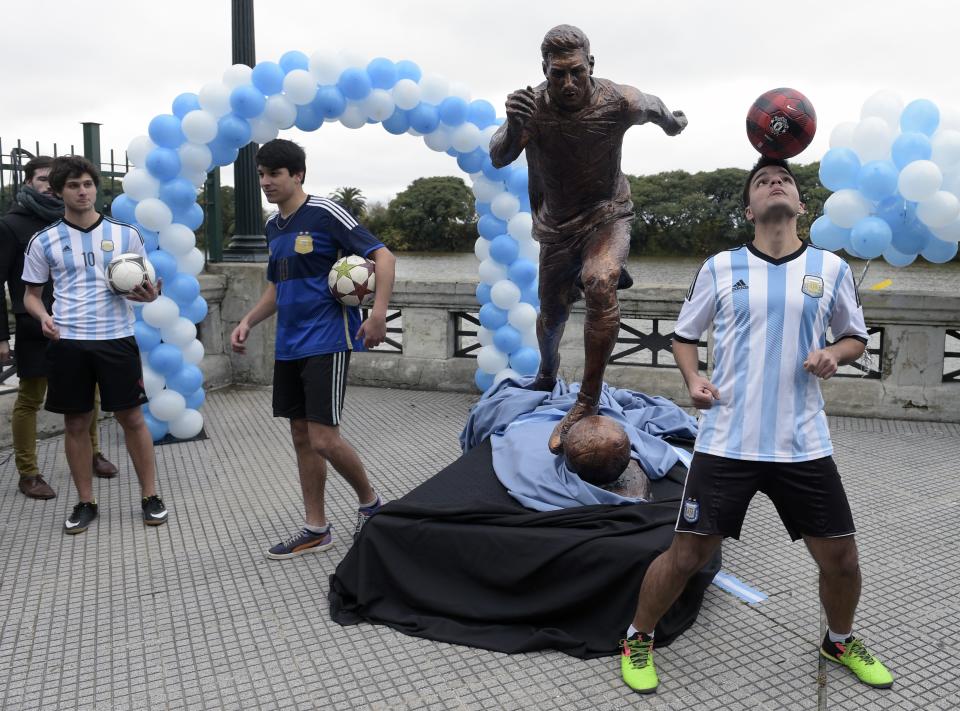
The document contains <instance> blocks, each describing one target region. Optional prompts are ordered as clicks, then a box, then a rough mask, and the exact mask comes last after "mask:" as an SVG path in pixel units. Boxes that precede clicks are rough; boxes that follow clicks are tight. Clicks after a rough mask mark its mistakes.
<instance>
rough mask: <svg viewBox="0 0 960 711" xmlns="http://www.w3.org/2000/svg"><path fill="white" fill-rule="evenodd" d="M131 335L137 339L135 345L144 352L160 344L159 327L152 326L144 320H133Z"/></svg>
mask: <svg viewBox="0 0 960 711" xmlns="http://www.w3.org/2000/svg"><path fill="white" fill-rule="evenodd" d="M133 337H134V338H136V339H137V345H138V346H139V347H140V350H141V351H143V352H144V353H148V352H149V351H151V350H153V349H154V348H156V347H157V346H159V345H160V340H161V338H160V329H159V328H154V327H153V326H151V325H150V324H149V323H147V322H146V321H135V322H134V324H133Z"/></svg>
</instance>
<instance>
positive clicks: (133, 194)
mask: <svg viewBox="0 0 960 711" xmlns="http://www.w3.org/2000/svg"><path fill="white" fill-rule="evenodd" d="M123 192H125V193H126V194H127V195H129V196H130V199H131V200H135V201H136V202H140V201H141V200H146V199H147V198H155V197H157V195H159V194H160V181H159V180H157V179H156V178H154V177H153V176H152V175H150V173H149V172H147V169H146V168H131V169H130V172H129V173H127V174H126V175H125V176H123Z"/></svg>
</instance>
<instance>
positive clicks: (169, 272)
mask: <svg viewBox="0 0 960 711" xmlns="http://www.w3.org/2000/svg"><path fill="white" fill-rule="evenodd" d="M147 259H149V260H150V263H151V264H152V265H153V270H154V271H155V272H156V273H157V277H158V278H160V279H163V281H164V282H167V281H170V280H171V279H173V276H174V274H176V273H177V260H176V258H175V257H174V256H173V255H172V254H170V252H167V251H165V250H162V249H155V250H153V251H152V252H147Z"/></svg>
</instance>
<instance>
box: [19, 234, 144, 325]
mask: <svg viewBox="0 0 960 711" xmlns="http://www.w3.org/2000/svg"><path fill="white" fill-rule="evenodd" d="M125 252H134V253H135V254H139V255H140V256H142V257H145V256H146V250H145V249H144V246H143V237H141V235H140V233H139V232H138V231H137V228H136V227H134V226H133V225H128V224H126V223H125V222H119V221H117V220H114V219H113V218H110V217H105V216H103V215H101V217H100V219H99V220H98V221H97V222H96V224H94V225H93V226H92V227H90V228H88V229H86V230H82V229H80V228H79V227H77V226H76V225H72V224H70V223H69V222H67V221H66V220H59V221H57V222H54V223H53V224H52V225H50V226H49V227H45V228H44V229H42V230H40V231H39V232H37V234H35V235H34V236H33V237H32V238H31V239H30V242H29V243H28V244H27V250H26V254H25V255H24V260H23V280H24V281H25V282H26V283H27V284H33V285H41V284H46V283H47V281H49V280H50V279H51V278H52V279H53V298H54V302H53V322H54V323H55V324H56V325H57V327H58V328H59V329H60V337H61V338H68V339H76V340H83V341H105V340H109V339H113V338H126V337H127V336H132V335H133V321H134V318H133V307H132V305H131V302H130V301H128V300H127V299H126V298H124V297H122V296H117V295H116V294H114V293H113V292H112V291H110V287H109V286H108V285H107V277H106V269H107V265H108V264H109V263H110V261H111V260H112V259H113V258H114V257H115V256H117V255H118V254H124V253H125Z"/></svg>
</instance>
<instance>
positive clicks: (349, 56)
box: [339, 48, 370, 69]
mask: <svg viewBox="0 0 960 711" xmlns="http://www.w3.org/2000/svg"><path fill="white" fill-rule="evenodd" d="M339 54H340V61H341V62H342V63H343V68H344V69H346V68H348V67H354V68H356V69H366V68H367V65H368V64H370V58H369V57H367V55H365V54H364V53H363V52H360V51H357V50H355V49H349V48H348V49H341V50H340V52H339Z"/></svg>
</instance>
